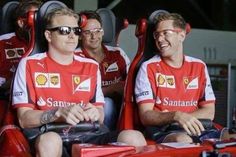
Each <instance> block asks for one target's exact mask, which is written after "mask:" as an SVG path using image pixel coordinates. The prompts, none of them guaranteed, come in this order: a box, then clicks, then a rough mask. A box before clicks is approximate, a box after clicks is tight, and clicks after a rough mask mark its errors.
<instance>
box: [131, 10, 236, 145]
mask: <svg viewBox="0 0 236 157" xmlns="http://www.w3.org/2000/svg"><path fill="white" fill-rule="evenodd" d="M186 25H187V24H186V22H185V20H184V19H183V17H182V16H181V15H179V14H176V13H167V12H163V13H160V14H159V15H158V16H157V18H156V23H155V30H154V32H153V37H154V39H155V44H156V47H157V48H158V50H159V51H158V52H159V54H157V55H155V56H154V57H152V58H151V59H149V60H148V61H145V62H144V63H143V64H142V65H141V68H140V70H139V72H138V75H137V78H136V84H135V96H136V101H137V103H138V107H139V115H140V120H141V122H142V124H143V125H144V126H145V127H146V131H147V134H148V135H149V136H150V137H152V138H153V139H154V140H155V141H157V142H188V143H191V142H199V141H200V142H201V141H203V140H205V139H208V138H221V139H229V138H230V137H236V136H235V134H231V135H230V134H229V133H228V131H227V129H223V130H216V129H215V128H209V129H208V130H207V127H206V125H205V128H204V125H203V124H204V120H201V119H209V120H213V119H214V114H215V96H214V92H213V90H212V86H211V82H210V77H209V74H208V71H207V67H206V64H205V63H204V62H203V61H201V60H199V59H196V58H193V57H190V56H186V55H184V53H183V42H184V40H185V37H186ZM205 122H207V120H205ZM208 122H209V121H208ZM208 124H210V123H208Z"/></svg>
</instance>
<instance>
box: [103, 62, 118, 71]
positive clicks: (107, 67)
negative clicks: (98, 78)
mask: <svg viewBox="0 0 236 157" xmlns="http://www.w3.org/2000/svg"><path fill="white" fill-rule="evenodd" d="M104 68H105V72H106V73H107V72H114V71H118V70H119V68H118V65H117V63H116V62H115V63H112V64H110V65H108V63H106V64H104Z"/></svg>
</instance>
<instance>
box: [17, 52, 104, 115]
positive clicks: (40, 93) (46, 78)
mask: <svg viewBox="0 0 236 157" xmlns="http://www.w3.org/2000/svg"><path fill="white" fill-rule="evenodd" d="M88 102H90V103H92V104H94V105H103V104H104V97H103V93H102V90H101V76H100V71H99V65H98V64H97V63H96V62H95V61H93V60H91V59H87V58H82V57H79V56H74V61H73V63H71V64H70V65H61V64H59V63H57V62H55V61H54V60H52V59H51V58H50V57H49V56H48V54H47V53H39V54H35V55H33V56H29V57H26V58H23V59H22V60H21V62H20V63H19V66H18V69H17V72H16V76H15V80H14V86H13V107H15V108H17V107H30V108H33V109H39V110H48V109H52V108H58V107H66V106H70V105H79V104H80V103H83V104H86V103H88Z"/></svg>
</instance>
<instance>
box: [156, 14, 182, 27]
mask: <svg viewBox="0 0 236 157" xmlns="http://www.w3.org/2000/svg"><path fill="white" fill-rule="evenodd" d="M166 20H173V26H174V27H177V28H181V29H183V30H185V29H186V22H185V20H184V18H183V17H182V16H181V15H180V14H177V13H161V14H160V15H158V16H157V17H156V26H155V28H157V26H158V25H159V23H160V22H162V21H166Z"/></svg>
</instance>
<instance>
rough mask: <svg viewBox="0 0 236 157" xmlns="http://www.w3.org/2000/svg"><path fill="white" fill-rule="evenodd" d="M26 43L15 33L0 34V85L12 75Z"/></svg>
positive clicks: (25, 47) (25, 48) (24, 50)
mask: <svg viewBox="0 0 236 157" xmlns="http://www.w3.org/2000/svg"><path fill="white" fill-rule="evenodd" d="M26 50H27V45H26V43H25V42H24V41H23V40H20V39H19V38H18V37H17V36H16V34H15V33H8V34H4V35H1V36H0V67H1V68H0V86H2V85H3V84H4V83H5V82H6V81H7V80H9V79H11V78H12V77H13V74H14V72H15V71H16V68H17V65H18V63H19V61H20V59H21V57H22V55H23V54H24V53H25V52H26Z"/></svg>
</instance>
